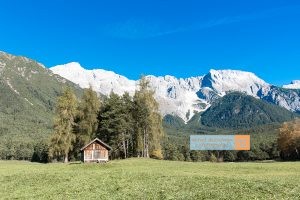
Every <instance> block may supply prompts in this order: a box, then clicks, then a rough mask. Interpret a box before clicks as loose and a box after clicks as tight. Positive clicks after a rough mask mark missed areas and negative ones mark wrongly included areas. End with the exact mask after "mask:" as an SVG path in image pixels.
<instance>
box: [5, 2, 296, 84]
mask: <svg viewBox="0 0 300 200" xmlns="http://www.w3.org/2000/svg"><path fill="white" fill-rule="evenodd" d="M0 19H1V23H0V50H2V51H6V52H9V53H12V54H17V55H24V56H27V57H30V58H33V59H36V60H38V61H39V62H41V63H43V64H45V65H46V66H47V67H51V66H54V65H57V64H64V63H68V62H71V61H76V62H79V63H81V65H82V66H84V67H85V68H89V69H90V68H103V69H107V70H113V71H115V72H116V73H119V74H122V75H125V76H127V77H128V78H130V79H137V78H138V77H139V76H140V75H141V74H153V75H166V74H169V75H174V76H176V77H183V78H184V77H189V76H197V75H203V74H205V73H207V72H208V70H209V69H211V68H213V69H240V70H246V71H251V72H254V73H256V74H257V75H258V76H260V77H261V78H263V79H264V80H266V81H267V82H269V83H273V84H277V85H281V84H285V83H289V82H290V81H291V80H294V79H300V1H288V0H269V1H268V0H251V1H250V0H249V1H246V0H239V1H230V0H226V1H225V0H222V1H221V0H220V1H215V0H206V1H201V0H195V1H189V0H181V1H179V0H178V1H176V0H157V1H156V0H149V1H147V0H136V1H131V0H126V1H125V0H120V1H114V0H105V1H104V0H102V1H101V0H82V1H79V0H48V1H46V0H43V1H42V0H28V1H26V0H6V1H5V0H0Z"/></svg>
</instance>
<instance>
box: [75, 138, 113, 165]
mask: <svg viewBox="0 0 300 200" xmlns="http://www.w3.org/2000/svg"><path fill="white" fill-rule="evenodd" d="M109 150H111V147H110V146H108V145H107V144H105V143H104V142H103V141H101V140H100V139H98V138H95V139H94V140H92V141H91V142H90V143H88V144H87V145H85V146H84V147H82V148H81V149H80V151H81V158H82V161H83V162H107V161H108V153H109Z"/></svg>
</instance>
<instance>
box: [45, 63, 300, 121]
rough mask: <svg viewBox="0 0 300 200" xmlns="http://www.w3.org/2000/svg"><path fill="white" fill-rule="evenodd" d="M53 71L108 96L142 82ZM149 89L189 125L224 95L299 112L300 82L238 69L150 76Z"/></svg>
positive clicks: (77, 68) (72, 66)
mask: <svg viewBox="0 0 300 200" xmlns="http://www.w3.org/2000/svg"><path fill="white" fill-rule="evenodd" d="M50 70H51V71H52V72H53V73H54V74H57V75H59V76H61V77H63V78H65V79H67V80H69V81H71V82H73V83H75V84H78V86H79V87H81V88H87V87H89V85H91V86H92V87H93V88H94V90H95V91H97V92H99V93H101V94H103V95H108V94H109V93H110V92H111V91H113V92H115V93H117V94H123V93H124V92H129V94H131V95H132V94H133V93H134V91H135V89H136V87H138V82H139V80H136V81H135V80H129V79H128V78H126V77H125V76H122V75H119V74H116V73H114V72H112V71H106V70H103V69H93V70H87V69H85V68H83V67H82V66H81V65H80V64H79V63H77V62H72V63H68V64H64V65H57V66H54V67H51V68H50ZM146 78H147V79H148V80H149V83H150V87H151V88H152V89H153V90H154V91H155V97H156V99H157V101H158V102H159V105H160V111H161V113H162V115H163V116H166V115H173V116H178V117H180V118H181V119H183V120H184V121H185V122H188V121H189V120H190V119H191V118H192V117H193V116H194V114H195V113H199V112H204V111H205V110H207V109H208V108H209V107H210V106H211V104H212V103H213V102H214V101H215V100H217V99H219V98H221V97H223V96H224V95H226V94H228V93H230V92H233V91H238V92H242V93H244V94H246V95H250V96H252V97H255V98H257V99H261V100H263V101H266V102H269V103H271V104H275V105H278V106H281V107H283V108H285V109H287V110H289V111H292V112H296V113H300V84H299V83H300V81H293V82H292V83H291V84H289V85H284V86H283V87H279V86H275V85H272V84H269V83H267V82H265V81H264V80H262V79H261V78H259V77H257V76H256V75H255V74H254V73H251V72H245V71H239V70H213V69H212V70H210V71H209V72H208V73H207V74H205V75H202V76H195V77H190V78H176V77H174V76H170V75H166V76H158V77H156V76H152V75H148V76H146Z"/></svg>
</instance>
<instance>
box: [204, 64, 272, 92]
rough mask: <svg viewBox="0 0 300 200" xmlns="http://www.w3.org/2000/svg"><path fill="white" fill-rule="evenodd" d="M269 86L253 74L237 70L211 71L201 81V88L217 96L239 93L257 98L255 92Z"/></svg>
mask: <svg viewBox="0 0 300 200" xmlns="http://www.w3.org/2000/svg"><path fill="white" fill-rule="evenodd" d="M269 86H270V85H269V84H268V83H266V82H265V81H264V80H262V79H260V78H258V77H257V76H256V75H255V74H254V73H251V72H245V71H239V70H214V69H211V70H210V71H209V73H208V74H207V75H205V76H204V77H203V81H202V87H208V88H211V89H213V90H214V91H215V92H217V93H218V94H219V95H224V94H225V93H226V92H228V91H241V92H246V93H247V94H248V95H252V96H257V92H258V91H259V90H260V89H261V88H264V87H269Z"/></svg>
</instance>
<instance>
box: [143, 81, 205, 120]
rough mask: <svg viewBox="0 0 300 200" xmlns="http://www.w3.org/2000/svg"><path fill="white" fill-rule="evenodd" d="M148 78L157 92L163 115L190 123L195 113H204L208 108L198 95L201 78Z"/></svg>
mask: <svg viewBox="0 0 300 200" xmlns="http://www.w3.org/2000/svg"><path fill="white" fill-rule="evenodd" d="M146 78H147V79H148V80H149V83H150V87H151V88H152V89H153V90H154V91H155V96H156V99H157V101H158V102H159V105H160V111H161V113H162V114H163V115H166V114H172V115H177V116H179V117H181V118H182V119H183V120H185V121H188V120H189V119H191V117H192V116H193V115H194V112H200V111H203V110H205V109H206V108H207V106H208V105H207V103H206V102H205V101H203V100H201V99H200V98H199V97H198V96H197V94H196V92H197V91H198V90H199V89H200V87H201V81H202V77H201V76H199V77H191V78H187V79H182V78H180V79H177V78H175V77H173V76H164V77H161V76H160V77H155V76H147V77H146Z"/></svg>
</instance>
